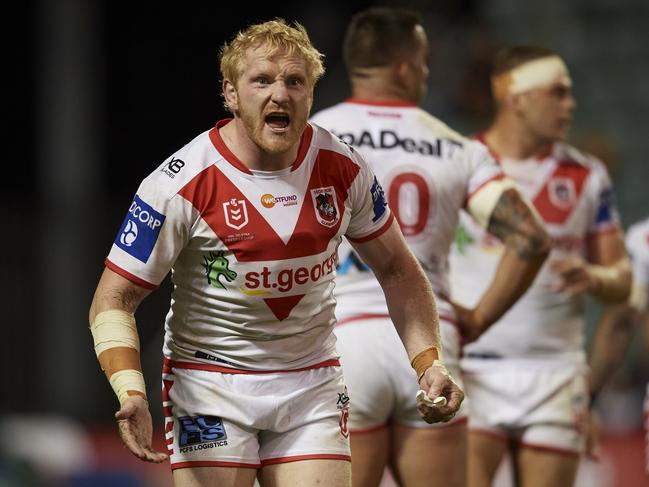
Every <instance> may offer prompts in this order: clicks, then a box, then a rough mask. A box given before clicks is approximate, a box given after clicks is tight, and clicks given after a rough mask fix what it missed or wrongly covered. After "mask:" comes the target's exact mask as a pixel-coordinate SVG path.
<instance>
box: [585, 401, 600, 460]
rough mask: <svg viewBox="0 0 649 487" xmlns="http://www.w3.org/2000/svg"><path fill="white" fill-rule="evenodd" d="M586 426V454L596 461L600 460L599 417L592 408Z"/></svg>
mask: <svg viewBox="0 0 649 487" xmlns="http://www.w3.org/2000/svg"><path fill="white" fill-rule="evenodd" d="M586 428H587V430H586V455H587V456H588V457H589V458H591V459H593V460H595V461H599V457H600V444H599V419H597V415H596V414H595V411H593V410H592V409H591V411H590V412H589V414H588V419H587V421H586Z"/></svg>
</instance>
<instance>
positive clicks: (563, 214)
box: [534, 161, 590, 224]
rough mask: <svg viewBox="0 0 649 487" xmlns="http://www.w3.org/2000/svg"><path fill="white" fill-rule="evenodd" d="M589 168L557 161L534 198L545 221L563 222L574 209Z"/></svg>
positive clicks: (535, 204)
mask: <svg viewBox="0 0 649 487" xmlns="http://www.w3.org/2000/svg"><path fill="white" fill-rule="evenodd" d="M589 172H590V170H589V169H588V168H587V167H584V166H582V165H580V164H575V163H573V162H570V161H559V163H558V164H557V167H556V168H555V170H554V171H553V172H552V173H551V174H550V177H548V179H547V180H546V181H545V184H544V185H543V187H542V188H541V190H540V191H539V192H538V193H537V195H536V197H535V198H534V206H535V207H536V209H537V210H538V212H539V213H540V214H541V217H542V218H543V220H544V221H545V222H546V223H555V224H561V223H565V222H566V220H567V219H568V217H569V216H570V215H571V213H572V211H573V210H574V209H575V206H576V205H577V202H578V201H579V197H580V196H581V193H582V189H583V187H584V182H585V181H586V178H587V177H588V174H589Z"/></svg>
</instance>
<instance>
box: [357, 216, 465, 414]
mask: <svg viewBox="0 0 649 487" xmlns="http://www.w3.org/2000/svg"><path fill="white" fill-rule="evenodd" d="M352 244H353V246H354V249H355V250H356V251H357V252H358V254H359V255H360V257H361V258H362V259H363V261H364V262H365V263H366V264H367V265H369V266H370V267H371V268H372V270H373V272H374V274H375V276H376V278H377V279H378V281H379V283H380V284H381V287H382V289H383V292H384V294H385V299H386V302H387V305H388V309H389V311H390V317H391V319H392V322H393V323H394V325H395V328H396V329H397V332H398V333H399V336H400V337H401V340H402V341H403V344H404V346H405V348H406V351H407V353H408V357H409V358H410V360H411V363H412V365H413V367H414V368H415V370H416V372H417V376H418V378H419V384H420V386H421V387H422V389H423V390H425V391H426V393H427V394H428V396H429V397H430V398H436V397H439V396H444V397H446V399H447V404H446V405H445V406H435V407H430V408H427V407H420V411H422V414H423V415H424V418H425V419H426V420H427V421H429V422H437V421H448V420H449V419H451V418H452V417H453V416H454V415H455V412H456V411H457V409H458V408H459V407H460V404H461V402H462V400H463V398H464V394H463V392H462V391H461V389H460V388H459V387H458V386H457V385H456V384H455V383H454V382H453V380H452V379H451V377H450V375H449V374H448V372H446V369H445V368H444V366H443V363H442V357H441V343H440V335H439V319H438V315H437V307H436V304H435V297H434V295H433V290H432V288H431V285H430V282H429V281H428V278H427V277H426V275H425V274H424V271H423V270H422V268H421V266H420V265H419V262H417V259H416V258H415V256H414V255H413V254H412V252H411V251H410V249H409V248H408V246H407V244H406V242H405V240H404V238H403V235H402V234H401V230H400V229H399V225H398V223H397V222H396V220H394V221H393V222H392V224H391V225H390V228H389V229H388V230H386V231H385V232H383V233H382V234H381V235H379V236H378V237H376V238H374V239H372V240H369V241H365V242H363V243H354V242H352ZM420 406H421V405H420Z"/></svg>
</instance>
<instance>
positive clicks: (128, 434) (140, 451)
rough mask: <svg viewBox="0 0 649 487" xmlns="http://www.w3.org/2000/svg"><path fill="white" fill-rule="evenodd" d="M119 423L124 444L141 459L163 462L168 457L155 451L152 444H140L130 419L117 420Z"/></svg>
mask: <svg viewBox="0 0 649 487" xmlns="http://www.w3.org/2000/svg"><path fill="white" fill-rule="evenodd" d="M117 425H118V428H119V436H120V437H121V438H122V441H123V442H124V445H126V447H127V448H128V449H129V451H130V452H131V453H133V455H135V456H136V457H138V458H139V459H140V460H144V461H146V462H152V463H161V462H164V461H165V460H166V459H167V458H168V455H166V454H165V453H161V452H157V451H155V450H154V449H153V448H152V447H151V446H150V445H142V444H140V442H139V441H138V438H137V435H136V433H135V431H134V429H133V425H132V423H131V422H130V421H128V420H121V421H118V422H117Z"/></svg>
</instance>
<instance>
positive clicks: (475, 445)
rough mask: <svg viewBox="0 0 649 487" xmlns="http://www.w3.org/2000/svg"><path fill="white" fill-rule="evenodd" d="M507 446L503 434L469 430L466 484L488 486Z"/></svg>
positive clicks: (474, 486)
mask: <svg viewBox="0 0 649 487" xmlns="http://www.w3.org/2000/svg"><path fill="white" fill-rule="evenodd" d="M507 448H508V439H507V437H506V436H504V435H498V434H493V433H485V432H477V431H471V432H470V433H469V447H468V459H467V485H468V486H469V487H490V486H491V485H492V483H493V480H494V477H495V475H496V471H497V470H498V466H499V465H500V463H501V462H502V459H503V457H504V455H505V453H506V452H507Z"/></svg>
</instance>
